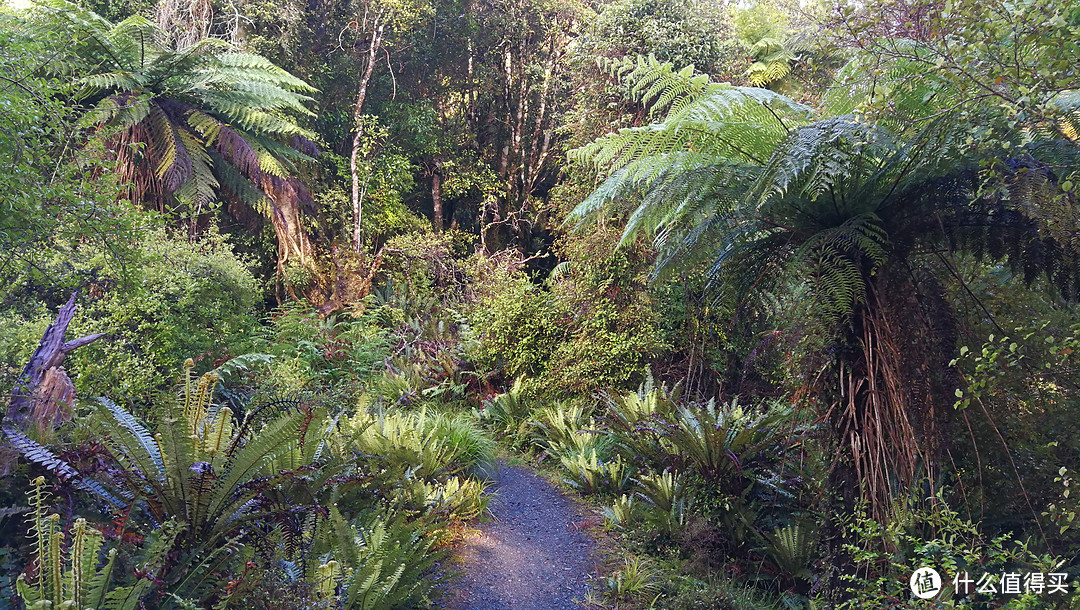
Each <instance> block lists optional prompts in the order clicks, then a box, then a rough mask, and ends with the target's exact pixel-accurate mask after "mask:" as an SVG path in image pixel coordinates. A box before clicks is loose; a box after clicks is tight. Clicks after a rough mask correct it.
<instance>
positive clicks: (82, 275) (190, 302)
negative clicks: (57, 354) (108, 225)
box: [0, 229, 259, 405]
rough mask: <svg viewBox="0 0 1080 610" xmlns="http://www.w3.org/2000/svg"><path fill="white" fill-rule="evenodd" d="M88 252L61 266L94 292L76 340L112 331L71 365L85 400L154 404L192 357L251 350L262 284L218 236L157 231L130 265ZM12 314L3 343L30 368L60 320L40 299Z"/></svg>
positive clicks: (64, 274)
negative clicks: (99, 398) (33, 356)
mask: <svg viewBox="0 0 1080 610" xmlns="http://www.w3.org/2000/svg"><path fill="white" fill-rule="evenodd" d="M80 253H81V254H80V256H79V257H75V258H71V259H64V260H54V261H52V263H53V266H52V267H51V268H52V269H54V270H55V272H56V275H57V276H58V277H57V278H55V279H58V280H62V281H61V282H59V283H61V284H62V285H67V286H69V287H70V289H75V288H78V287H79V286H80V285H83V286H85V290H84V291H83V292H84V296H83V298H81V299H80V300H79V306H78V309H77V310H76V317H75V319H74V320H73V322H72V324H71V327H70V330H69V336H70V337H75V336H82V335H87V334H91V333H105V337H104V338H103V339H101V340H99V341H98V342H96V343H94V344H91V345H90V346H87V347H84V348H82V349H79V350H77V351H75V352H73V353H72V354H71V355H70V356H69V357H68V358H67V360H66V361H65V363H64V364H65V366H66V367H67V369H68V371H69V373H70V374H71V377H72V380H73V381H74V382H75V387H76V389H77V391H78V393H79V394H80V395H81V396H85V397H88V398H89V397H94V396H110V397H112V398H113V399H114V400H117V401H121V402H125V403H128V402H137V403H141V404H144V405H145V404H149V403H150V402H151V400H152V398H153V395H154V394H155V393H156V392H159V391H162V390H165V389H167V388H168V387H169V386H170V385H171V384H172V382H173V379H174V376H175V371H176V370H178V369H179V368H180V364H181V363H182V362H183V361H184V360H185V359H186V358H188V357H190V356H194V357H196V358H197V359H199V360H207V361H208V363H207V364H210V363H212V362H213V361H215V360H218V359H223V358H228V357H229V356H230V355H235V354H238V353H242V352H243V351H245V350H247V349H249V347H250V345H251V343H250V334H251V331H252V330H253V328H254V327H255V326H256V325H257V321H258V319H257V317H256V314H255V310H254V306H255V303H256V302H257V300H258V295H259V290H258V286H257V285H256V283H255V280H254V278H253V276H252V274H251V273H250V272H249V271H248V268H247V265H246V264H245V262H244V261H243V260H241V259H239V258H238V257H237V256H236V255H234V254H233V252H232V249H231V247H230V246H229V244H228V242H226V241H225V240H224V239H223V238H222V237H221V236H219V235H218V234H217V233H216V232H214V231H209V232H207V233H206V234H205V235H203V236H202V237H200V238H197V239H188V238H186V237H183V236H177V235H171V234H169V233H168V232H166V231H164V230H163V229H158V230H152V231H148V232H147V233H146V234H145V235H144V237H143V238H142V240H141V241H140V242H139V245H138V248H137V249H136V250H135V252H134V253H133V254H132V257H131V258H130V259H126V260H119V261H118V260H115V259H113V258H111V257H109V256H107V255H106V254H105V253H103V252H100V251H94V250H90V251H80ZM79 261H82V262H79ZM5 315H6V317H7V323H8V324H9V328H13V329H14V332H12V333H10V334H6V335H5V337H4V338H3V339H0V341H2V343H0V349H2V358H3V360H4V362H6V363H7V364H8V366H11V367H21V365H22V364H23V363H25V362H26V360H27V359H28V358H29V356H30V353H31V352H32V351H33V350H34V348H36V347H37V342H38V340H40V338H41V334H42V332H43V331H44V329H45V327H46V326H47V325H48V324H50V323H51V322H52V320H53V318H55V315H56V314H55V312H54V311H50V310H49V309H48V308H47V307H46V306H45V304H44V303H40V304H39V305H37V307H36V308H35V311H33V312H32V313H16V312H13V311H9V312H7V313H6V314H5ZM204 366H205V368H207V369H209V368H213V366H212V364H211V365H210V366H206V365H204Z"/></svg>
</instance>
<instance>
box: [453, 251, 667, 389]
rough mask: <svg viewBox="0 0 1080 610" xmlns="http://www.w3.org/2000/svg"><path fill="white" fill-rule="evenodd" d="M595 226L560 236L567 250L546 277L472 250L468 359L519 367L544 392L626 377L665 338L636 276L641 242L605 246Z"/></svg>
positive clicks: (488, 369) (504, 375) (495, 374)
mask: <svg viewBox="0 0 1080 610" xmlns="http://www.w3.org/2000/svg"><path fill="white" fill-rule="evenodd" d="M616 239H617V235H616V234H614V233H612V232H610V231H598V232H596V233H595V234H593V235H590V236H588V237H586V238H582V239H579V240H576V241H572V242H567V243H566V245H565V246H564V250H565V253H566V256H567V257H568V259H569V260H567V261H565V262H563V263H561V264H560V266H559V267H556V270H555V272H553V273H552V277H551V278H549V280H548V282H547V283H546V284H547V285H546V286H540V285H537V284H536V283H534V282H532V281H530V280H529V279H528V277H527V276H526V275H525V274H524V273H523V272H522V271H521V270H520V269H518V267H517V265H516V264H515V263H514V262H513V259H512V258H510V257H506V256H502V257H493V258H488V259H479V260H477V262H476V268H475V271H474V274H475V275H474V277H475V286H476V288H475V290H476V300H475V303H474V305H473V308H472V313H471V314H470V325H471V327H472V328H473V329H474V332H475V333H476V335H477V338H478V339H479V341H478V345H477V348H476V349H475V351H474V352H473V353H472V357H473V359H474V360H475V362H476V364H477V366H478V368H479V369H480V370H481V371H482V372H483V373H484V374H486V375H487V376H489V377H491V378H501V379H502V380H509V379H514V378H517V377H519V376H526V379H527V380H528V383H530V384H531V385H532V386H533V388H534V391H537V392H540V393H543V394H545V395H548V396H567V395H570V394H588V393H590V392H593V391H597V390H600V389H604V388H611V387H620V388H624V387H632V386H633V385H636V383H638V382H639V381H640V376H641V371H643V370H645V369H646V368H648V364H649V363H650V362H651V361H652V360H653V359H655V358H656V357H658V356H659V355H660V354H661V353H663V352H664V351H665V350H666V349H667V348H668V345H667V344H666V342H665V337H664V335H663V333H662V331H661V328H660V323H659V318H658V315H657V313H656V311H655V307H654V304H653V303H652V301H651V298H650V296H649V292H648V290H647V289H646V285H645V268H646V264H645V263H644V260H645V257H646V256H647V254H646V252H645V251H644V250H640V249H635V250H632V251H627V250H615V249H614V242H615V240H616Z"/></svg>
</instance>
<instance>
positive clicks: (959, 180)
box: [569, 41, 1080, 517]
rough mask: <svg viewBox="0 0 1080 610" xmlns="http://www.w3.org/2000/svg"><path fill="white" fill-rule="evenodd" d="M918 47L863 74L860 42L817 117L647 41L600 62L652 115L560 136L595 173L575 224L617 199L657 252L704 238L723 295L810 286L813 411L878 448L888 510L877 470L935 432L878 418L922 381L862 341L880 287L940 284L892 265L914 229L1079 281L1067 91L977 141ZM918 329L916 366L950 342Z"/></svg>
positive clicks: (693, 250)
mask: <svg viewBox="0 0 1080 610" xmlns="http://www.w3.org/2000/svg"><path fill="white" fill-rule="evenodd" d="M897 44H899V45H900V46H901V47H902V46H903V45H904V44H906V43H904V42H903V41H900V42H899V43H897ZM912 48H914V47H912ZM922 52H923V51H921V50H915V51H913V53H916V55H914V56H910V55H909V56H907V57H902V58H899V59H896V60H895V61H892V62H891V63H886V64H880V65H875V66H873V67H874V70H870V71H869V73H870V74H872V75H873V77H872V78H869V79H867V78H866V77H865V75H866V74H867V73H868V71H867V69H866V68H867V65H868V63H867V62H868V61H869V60H868V58H867V57H865V56H856V57H855V58H854V59H853V61H852V63H851V64H849V66H848V67H846V68H845V69H844V70H842V71H841V74H840V76H839V78H838V83H839V85H838V87H837V89H836V90H835V91H834V92H831V93H830V94H829V95H827V96H826V98H825V103H824V108H823V109H822V111H821V112H822V114H823V115H824V116H823V118H819V119H818V120H814V116H813V113H812V112H811V111H810V109H808V108H806V107H805V106H801V105H799V104H797V103H796V102H794V101H792V100H790V99H787V98H785V97H783V96H781V95H778V94H776V93H773V92H770V91H766V90H762V89H754V88H737V87H731V86H730V85H724V84H716V83H707V82H703V81H702V80H700V79H696V78H695V77H693V76H692V73H691V72H690V71H688V70H681V71H680V70H675V69H674V68H673V67H671V66H663V65H659V64H656V62H655V61H648V60H638V61H636V62H633V63H631V62H625V61H624V62H622V63H619V64H617V65H615V64H613V65H614V73H615V74H616V75H619V76H621V77H623V78H625V79H627V82H628V85H629V89H630V92H631V95H632V96H635V99H641V100H647V101H648V102H652V103H654V104H656V106H655V107H656V108H657V109H658V114H659V111H664V112H665V114H664V118H663V120H662V121H660V122H657V123H654V124H651V125H646V126H642V127H638V128H632V129H623V130H621V131H619V132H618V133H613V134H608V135H607V136H604V137H602V138H599V139H598V140H596V141H595V142H592V143H590V144H587V145H585V146H583V147H581V148H579V149H577V150H575V151H571V153H570V154H569V158H570V160H571V161H572V162H575V163H581V164H587V165H588V166H589V167H591V168H592V169H594V170H596V171H597V172H598V173H599V174H600V175H601V177H604V178H605V179H604V180H603V182H602V183H601V184H600V186H599V188H597V189H596V191H595V192H594V193H592V194H591V195H590V196H589V197H587V198H586V199H585V200H584V201H583V202H582V203H581V204H580V205H579V206H578V207H577V208H576V209H575V210H573V212H572V213H571V214H570V219H571V220H576V221H577V222H578V223H579V226H581V225H583V224H585V223H587V222H591V221H593V220H594V219H596V218H598V217H600V216H602V215H607V217H609V218H610V217H615V218H621V219H626V225H625V230H624V233H623V238H622V242H623V243H624V244H625V243H626V242H628V241H630V240H633V239H637V238H638V237H640V236H641V235H650V236H652V237H653V241H654V245H655V246H656V247H657V248H658V249H659V257H658V259H657V262H658V267H657V268H658V271H663V270H664V269H666V268H667V267H668V266H670V265H674V264H680V263H684V264H685V263H689V264H697V263H698V262H700V261H701V260H702V259H703V258H706V257H709V258H712V265H711V266H710V271H709V273H710V274H711V275H712V277H713V279H714V280H716V282H715V284H714V285H715V286H717V287H718V288H719V289H721V290H724V291H728V292H730V293H733V294H735V295H737V296H738V298H739V299H740V300H741V299H743V298H744V297H746V296H748V295H751V294H753V293H759V294H760V293H761V292H763V291H766V290H770V289H773V290H776V289H779V288H780V287H781V286H784V287H785V288H786V290H787V291H788V292H792V293H795V294H810V295H811V296H812V297H813V298H812V299H811V300H810V302H809V307H808V312H809V316H808V319H807V321H808V322H809V323H812V324H816V325H817V326H818V330H819V331H820V333H819V334H820V335H821V336H824V337H827V339H826V344H830V345H832V346H833V350H834V351H833V352H832V353H833V354H834V355H835V358H836V360H837V363H836V364H837V366H838V369H839V371H840V373H841V374H840V378H841V379H843V380H845V381H843V383H842V384H841V385H843V386H844V387H842V388H839V389H837V388H833V389H832V391H833V392H834V393H836V395H837V400H838V402H837V403H836V405H835V409H834V410H833V411H830V413H836V412H842V415H834V416H833V417H834V418H835V419H834V420H833V423H834V426H835V431H836V432H837V433H838V434H839V435H840V437H841V438H840V439H839V442H840V445H841V446H843V447H856V446H859V447H864V445H865V443H868V442H872V443H874V446H873V447H872V448H869V447H864V448H865V449H866V451H864V452H862V453H861V455H864V456H865V455H871V454H872V455H879V456H886V455H888V456H891V458H890V459H889V460H886V461H888V462H890V464H889V467H888V468H885V469H882V468H877V467H875V466H874V464H869V463H862V462H860V460H861V459H863V458H860V457H859V456H855V457H854V458H853V459H854V460H855V462H856V470H857V472H858V473H859V474H861V475H863V479H862V480H861V481H860V483H862V490H863V492H864V494H865V497H866V498H867V499H868V500H870V501H871V503H872V504H873V506H874V507H875V510H876V511H887V510H888V506H889V505H890V502H889V500H888V497H887V496H888V494H889V493H891V492H889V491H887V490H892V489H896V488H898V487H900V488H902V487H903V486H905V485H907V484H910V483H911V482H912V481H911V478H912V477H913V476H914V473H915V466H914V461H915V460H916V459H917V458H916V457H915V456H918V455H921V454H922V453H921V452H922V451H923V450H924V449H923V448H920V447H919V446H918V443H920V442H924V443H929V444H933V443H934V442H937V441H935V439H915V438H913V437H914V433H913V432H912V431H911V429H910V426H907V427H905V425H899V424H897V425H893V424H894V423H896V422H901V423H902V422H906V421H908V420H907V419H906V418H907V412H908V411H909V410H912V409H916V410H917V409H922V408H926V407H925V405H926V403H927V400H928V399H927V397H925V396H923V397H922V398H918V397H908V395H907V392H908V389H907V388H905V387H904V384H903V382H902V381H900V380H898V378H897V375H898V373H897V372H896V371H897V370H899V369H898V368H897V366H898V365H896V363H895V362H893V361H892V360H890V358H891V356H888V354H883V353H882V352H881V350H882V349H884V348H883V347H882V346H883V345H887V344H888V342H889V341H891V340H892V339H890V337H892V335H891V334H890V333H894V332H895V330H893V329H894V328H895V327H894V326H893V324H895V323H896V322H895V321H892V320H889V319H888V318H887V316H889V315H890V314H891V312H894V311H906V309H905V307H907V306H906V305H904V303H903V300H902V298H901V297H900V296H899V294H897V293H898V292H901V293H902V292H905V291H906V292H916V293H918V294H920V295H921V297H920V298H923V299H928V298H932V295H939V297H940V294H941V293H940V291H933V290H929V291H920V290H918V289H917V288H916V287H914V286H911V285H909V283H910V282H913V281H915V280H914V279H913V278H915V277H925V274H921V273H918V274H916V273H913V272H912V270H913V269H919V268H920V267H921V265H922V264H923V263H922V261H920V260H919V258H918V254H917V253H918V252H919V251H920V249H921V248H925V249H927V250H931V251H935V250H936V251H940V249H941V248H942V247H944V248H950V249H954V250H966V251H969V252H975V253H976V254H977V255H979V256H989V257H990V258H993V259H995V260H1002V261H1005V262H1007V263H1008V264H1009V265H1011V266H1012V267H1013V268H1014V269H1015V270H1016V271H1017V273H1018V274H1021V275H1023V277H1024V278H1025V280H1027V281H1028V282H1030V281H1032V280H1033V279H1034V278H1035V277H1036V276H1038V275H1039V274H1043V275H1045V276H1046V277H1047V279H1049V280H1051V281H1052V282H1053V283H1055V284H1056V285H1057V286H1058V287H1059V288H1060V289H1061V290H1062V292H1063V294H1064V295H1065V296H1067V297H1071V296H1073V295H1076V294H1077V293H1078V289H1080V273H1078V271H1080V264H1078V262H1080V258H1078V257H1080V240H1077V239H1076V238H1075V235H1076V234H1077V230H1078V229H1080V227H1077V226H1076V224H1077V223H1076V221H1075V218H1076V201H1075V197H1074V196H1073V194H1072V193H1073V191H1072V190H1069V189H1068V188H1062V186H1063V185H1065V186H1071V185H1068V184H1065V183H1064V181H1062V180H1061V178H1060V177H1059V175H1073V174H1074V172H1075V171H1076V168H1077V167H1080V165H1078V164H1077V161H1080V148H1078V147H1077V146H1076V144H1075V142H1074V141H1073V140H1072V139H1071V137H1070V135H1069V134H1071V133H1073V132H1075V131H1076V125H1074V124H1073V123H1074V122H1077V123H1080V119H1077V118H1076V117H1078V116H1080V112H1077V111H1076V110H1075V107H1076V106H1078V105H1080V101H1077V100H1074V99H1073V98H1072V97H1070V96H1069V95H1067V94H1062V95H1060V96H1059V98H1058V106H1057V107H1053V108H1052V109H1051V110H1052V112H1050V114H1049V115H1048V116H1052V117H1053V118H1052V120H1047V121H1044V122H1043V123H1042V124H1041V126H1039V127H1038V128H1033V129H1031V130H1025V131H1023V132H1016V133H1012V134H1009V135H1008V137H1007V138H1006V139H1005V140H1004V141H1002V142H1001V143H1000V144H999V145H998V148H997V149H996V150H991V151H989V152H990V153H991V154H989V155H987V154H985V153H986V151H984V150H979V149H975V148H974V147H973V146H972V141H973V136H972V134H971V133H968V132H965V131H964V130H959V129H957V128H956V126H957V124H958V121H957V119H958V117H960V116H961V113H964V112H983V111H984V110H985V109H980V108H978V107H977V106H975V105H973V104H976V102H977V100H971V99H964V100H961V98H960V97H959V96H958V95H957V94H956V93H955V91H954V85H955V83H951V82H948V81H946V80H944V79H939V78H936V77H934V76H933V75H930V76H929V77H927V78H923V76H925V75H924V74H923V67H924V66H925V58H923V57H921V56H919V55H918V53H922ZM860 77H861V78H860ZM961 101H962V102H963V103H962V104H961ZM987 112H988V111H987ZM959 124H964V123H959ZM1058 172H1060V174H1059V173H1058ZM785 282H786V284H785ZM888 282H898V283H899V284H900V285H902V286H904V287H903V288H900V289H898V288H897V286H894V285H890V284H888ZM927 295H931V296H927ZM934 298H936V297H934ZM940 298H944V297H940ZM939 305H940V307H939ZM939 305H935V306H934V307H938V309H940V310H947V305H941V304H939ZM804 306H806V303H804ZM926 306H927V307H930V305H926ZM899 323H901V324H907V323H910V324H918V323H919V321H918V320H917V319H915V318H914V317H912V318H910V319H903V320H901V321H899ZM937 345H938V346H940V347H939V348H940V349H942V350H943V352H942V353H937V354H929V353H927V354H923V357H924V358H926V362H925V363H924V366H923V367H922V368H921V369H920V370H933V369H939V368H942V367H944V363H945V362H948V360H949V359H950V358H951V357H952V354H951V353H945V352H947V351H948V349H949V348H948V347H947V346H948V345H950V339H949V338H947V337H946V338H943V339H941V340H940V341H938V343H937ZM840 346H842V347H840ZM858 388H862V389H858ZM953 389H954V388H943V387H935V389H934V391H933V392H934V396H933V398H932V400H934V401H942V402H943V401H948V402H949V403H951V399H948V397H947V396H946V393H951V391H952V390H953ZM852 401H855V402H852ZM856 402H858V403H860V404H862V406H859V405H857V404H855V403H856ZM943 404H946V403H945V402H943ZM687 421H688V422H689V421H691V420H689V419H688V420H687ZM878 430H886V431H885V432H884V433H882V434H878V433H877V431H878ZM690 432H692V430H689V429H688V430H687V435H688V436H687V442H688V443H689V442H690V440H692V437H691V436H689V433H690ZM867 439H872V440H867ZM688 448H689V449H691V454H693V453H695V452H697V451H698V448H695V447H694V446H693V445H692V444H690V445H688ZM702 451H704V449H702ZM707 457H708V456H706V455H705V454H702V459H706V458H707ZM708 459H710V460H711V462H710V463H712V462H715V460H712V458H708ZM713 466H716V464H715V463H713ZM877 514H878V516H879V517H884V516H885V515H884V514H883V513H882V512H878V513H877Z"/></svg>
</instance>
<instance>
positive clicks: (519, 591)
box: [445, 463, 596, 610]
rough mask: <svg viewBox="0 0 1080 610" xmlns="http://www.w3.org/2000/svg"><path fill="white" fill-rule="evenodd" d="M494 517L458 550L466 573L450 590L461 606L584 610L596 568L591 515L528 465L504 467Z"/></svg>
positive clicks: (452, 603)
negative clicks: (588, 526)
mask: <svg viewBox="0 0 1080 610" xmlns="http://www.w3.org/2000/svg"><path fill="white" fill-rule="evenodd" d="M494 490H495V493H494V495H493V497H492V499H491V503H490V504H489V509H490V511H491V513H492V515H493V517H494V521H493V522H491V523H485V524H482V525H481V526H480V533H479V535H477V536H473V537H471V538H469V539H467V540H466V541H465V542H464V543H463V544H462V545H461V547H460V548H459V550H458V552H457V555H458V557H459V558H460V560H461V565H460V567H461V569H462V570H463V571H464V576H463V577H462V578H461V579H460V581H458V582H455V583H453V584H452V585H450V587H449V591H448V592H447V596H446V600H445V601H446V602H447V607H448V608H452V609H454V610H580V609H581V608H582V606H580V605H578V604H576V603H574V602H575V600H581V599H582V598H583V597H584V596H585V592H586V591H587V590H588V584H587V582H586V581H587V580H588V578H589V577H590V575H591V574H592V573H594V571H595V568H596V563H595V561H594V558H593V553H594V551H595V550H596V542H595V541H594V540H593V539H592V538H591V537H589V535H588V534H586V533H585V532H583V531H580V530H579V529H578V527H577V525H575V523H577V524H578V525H580V524H581V522H582V521H584V520H585V519H586V518H585V516H584V515H583V514H582V513H581V511H580V510H579V509H578V507H577V506H575V505H574V504H573V503H571V502H570V501H569V500H567V499H566V498H565V497H563V496H562V495H561V494H560V493H559V491H558V490H557V489H555V487H553V486H552V485H551V484H550V483H548V482H547V481H545V480H544V479H542V478H540V477H539V476H537V475H536V474H534V473H533V472H532V471H530V470H529V469H528V468H523V467H520V466H506V465H505V464H503V463H500V464H499V476H498V477H497V480H496V483H495V485H494Z"/></svg>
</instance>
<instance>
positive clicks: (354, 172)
mask: <svg viewBox="0 0 1080 610" xmlns="http://www.w3.org/2000/svg"><path fill="white" fill-rule="evenodd" d="M384 28H385V26H384V25H383V24H382V23H381V22H380V21H379V20H378V19H376V20H375V30H374V31H373V32H372V35H371V44H369V45H368V54H367V59H366V63H365V65H364V75H363V77H361V79H360V90H359V92H358V93H357V94H356V110H355V111H353V125H354V126H355V128H356V133H355V135H353V141H352V152H351V153H350V154H349V175H350V177H351V178H352V210H353V249H354V250H355V251H357V252H359V251H360V239H361V237H363V231H362V229H361V221H362V220H363V209H362V208H361V198H360V176H359V171H358V169H357V161H358V160H359V157H360V142H361V139H362V137H363V126H362V125H361V124H360V117H361V116H362V114H363V108H364V98H366V97H367V88H368V83H369V82H371V74H372V72H374V71H375V60H376V55H377V54H378V53H379V49H381V48H382V43H383V34H384Z"/></svg>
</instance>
